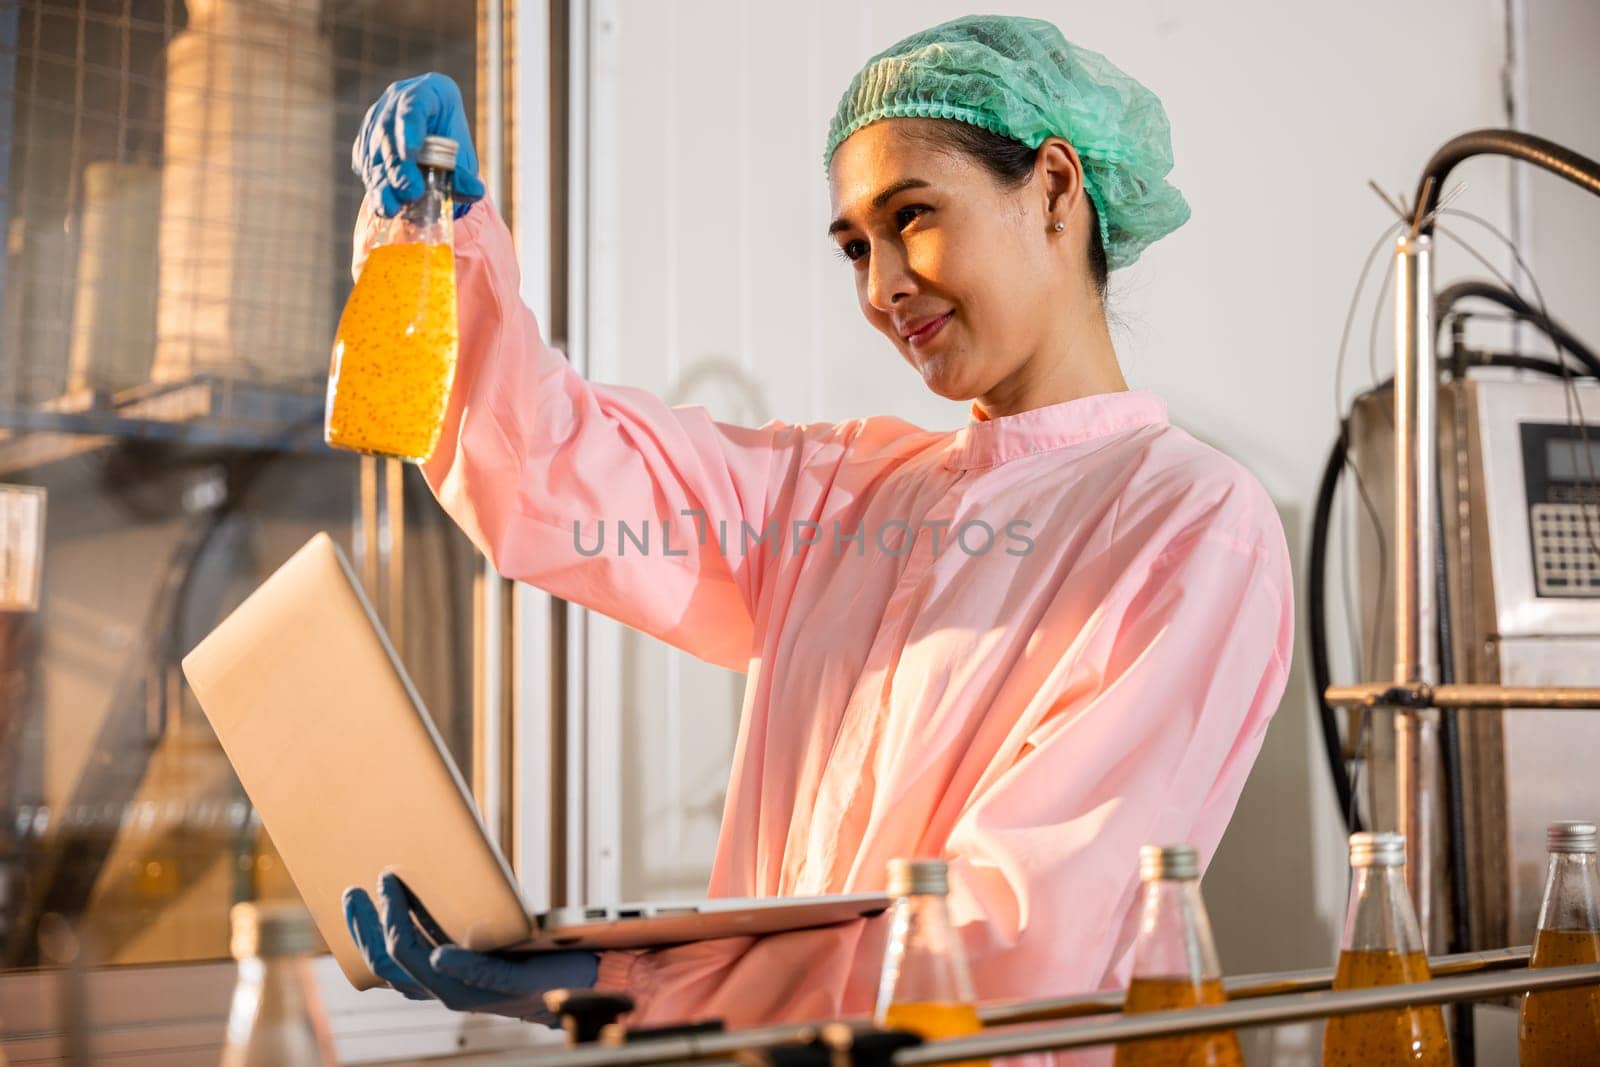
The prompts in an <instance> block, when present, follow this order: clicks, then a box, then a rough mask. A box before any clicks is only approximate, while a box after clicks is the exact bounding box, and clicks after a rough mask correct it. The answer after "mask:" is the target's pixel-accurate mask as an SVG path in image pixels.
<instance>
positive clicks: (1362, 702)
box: [1325, 682, 1600, 711]
mask: <svg viewBox="0 0 1600 1067" xmlns="http://www.w3.org/2000/svg"><path fill="white" fill-rule="evenodd" d="M1325 696H1326V698H1327V701H1328V703H1330V704H1333V705H1335V706H1338V707H1360V708H1376V707H1412V708H1428V707H1432V708H1462V709H1467V710H1480V711H1481V710H1491V711H1517V710H1529V711H1535V710H1567V711H1594V710H1600V688H1587V689H1586V688H1581V687H1577V686H1515V685H1484V684H1479V683H1461V684H1456V685H1408V686H1399V685H1393V684H1390V683H1388V682H1365V683H1363V684H1361V685H1330V686H1329V687H1328V689H1327V691H1326V693H1325Z"/></svg>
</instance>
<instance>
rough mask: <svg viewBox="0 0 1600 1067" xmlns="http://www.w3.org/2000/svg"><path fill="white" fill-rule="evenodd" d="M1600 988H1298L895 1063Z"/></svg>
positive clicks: (1598, 976) (1523, 975) (956, 1043)
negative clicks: (1534, 992) (1285, 993)
mask: <svg viewBox="0 0 1600 1067" xmlns="http://www.w3.org/2000/svg"><path fill="white" fill-rule="evenodd" d="M1581 985H1600V964H1596V963H1586V964H1580V965H1578V966H1575V967H1550V968H1540V969H1538V970H1528V969H1524V970H1521V971H1516V972H1514V973H1511V974H1468V975H1461V976H1459V977H1455V978H1437V979H1433V980H1432V981H1427V982H1416V983H1412V984H1409V985H1392V986H1375V987H1372V988H1368V989H1350V990H1344V991H1341V992H1337V993H1334V992H1317V993H1296V994H1292V995H1289V996H1283V997H1271V998H1266V999H1261V1000H1256V1001H1252V1002H1249V1003H1244V1004H1219V1005H1217V1006H1216V1007H1212V1008H1188V1009H1185V1010H1183V1011H1161V1012H1150V1013H1148V1014H1144V1015H1138V1016H1133V1015H1128V1016H1124V1017H1123V1018H1121V1019H1116V1020H1113V1021H1110V1022H1087V1023H1068V1024H1066V1025H1064V1026H1051V1027H1040V1028H1038V1029H1030V1030H1007V1031H1004V1032H996V1033H992V1034H989V1033H984V1034H978V1035H975V1036H973V1037H961V1038H952V1039H950V1040H948V1041H932V1042H929V1043H928V1044H925V1045H918V1046H916V1047H915V1048H908V1049H904V1050H902V1051H900V1052H897V1053H895V1055H894V1063H895V1067H929V1065H931V1064H936V1063H957V1062H960V1061H963V1060H987V1059H997V1058H999V1057H1002V1056H1021V1055H1025V1054H1027V1053H1031V1052H1061V1051H1065V1050H1067V1049H1075V1048H1083V1047H1085V1046H1087V1045H1105V1044H1111V1043H1114V1042H1124V1041H1133V1040H1137V1039H1140V1038H1150V1037H1176V1036H1179V1035H1182V1034H1194V1033H1201V1032H1203V1031H1207V1030H1237V1029H1241V1028H1244V1027H1251V1026H1276V1025H1280V1024H1283V1023H1294V1022H1301V1021H1303V1020H1306V1019H1319V1018H1325V1017H1328V1016H1333V1015H1351V1014H1354V1013H1355V1012H1362V1011H1376V1010H1379V1009H1383V1008H1403V1007H1410V1006H1414V1005H1418V1004H1449V1003H1454V1002H1456V1001H1462V1000H1483V999H1487V998H1490V997H1497V996H1501V995H1503V994H1506V993H1522V992H1526V991H1529V990H1551V989H1568V988H1571V987H1573V986H1581Z"/></svg>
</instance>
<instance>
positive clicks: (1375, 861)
mask: <svg viewBox="0 0 1600 1067" xmlns="http://www.w3.org/2000/svg"><path fill="white" fill-rule="evenodd" d="M1405 865H1406V835H1405V834H1375V833H1360V834H1351V835H1350V866H1352V867H1404V866H1405Z"/></svg>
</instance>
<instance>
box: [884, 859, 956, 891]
mask: <svg viewBox="0 0 1600 1067" xmlns="http://www.w3.org/2000/svg"><path fill="white" fill-rule="evenodd" d="M948 892H950V868H949V865H948V864H946V863H945V861H944V860H902V859H894V860H890V861H889V895H890V896H892V897H912V896H934V897H942V896H944V895H945V894H946V893H948Z"/></svg>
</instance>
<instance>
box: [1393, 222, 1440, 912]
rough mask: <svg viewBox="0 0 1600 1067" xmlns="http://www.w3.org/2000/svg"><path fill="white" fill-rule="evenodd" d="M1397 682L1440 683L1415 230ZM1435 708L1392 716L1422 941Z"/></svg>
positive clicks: (1424, 293) (1424, 240) (1403, 257)
mask: <svg viewBox="0 0 1600 1067" xmlns="http://www.w3.org/2000/svg"><path fill="white" fill-rule="evenodd" d="M1395 259H1396V262H1395V272H1394V274H1395V294H1394V306H1395V338H1394V341H1395V369H1394V426H1395V438H1394V439H1395V449H1394V464H1395V467H1394V493H1395V498H1394V515H1395V522H1394V530H1393V538H1394V541H1393V546H1392V558H1393V559H1394V561H1395V598H1394V656H1395V659H1394V681H1395V684H1396V685H1412V684H1417V683H1421V684H1423V685H1433V684H1436V683H1437V682H1438V680H1439V664H1438V655H1437V650H1436V649H1435V647H1434V643H1433V641H1432V640H1429V639H1428V638H1427V635H1431V634H1432V633H1433V632H1434V623H1435V621H1436V620H1435V605H1434V602H1433V601H1434V591H1433V570H1434V567H1435V565H1436V564H1437V559H1436V558H1435V557H1436V554H1437V551H1438V546H1437V545H1435V543H1434V538H1433V523H1432V522H1431V521H1429V520H1428V516H1430V515H1431V514H1432V501H1433V499H1434V495H1435V493H1436V492H1437V487H1438V477H1439V450H1438V440H1439V431H1438V417H1437V415H1438V413H1437V408H1438V385H1439V368H1438V366H1437V356H1436V353H1435V350H1434V337H1433V271H1432V260H1433V240H1432V238H1430V237H1428V236H1427V235H1425V234H1418V233H1415V232H1413V233H1409V234H1406V235H1405V236H1402V237H1401V238H1400V240H1399V241H1398V242H1397V243H1396V245H1395ZM1437 718H1438V716H1437V714H1434V713H1432V712H1430V711H1425V710H1422V709H1413V708H1401V709H1399V710H1398V712H1397V713H1396V715H1395V754H1394V763H1395V793H1396V797H1395V821H1396V823H1397V824H1398V825H1397V826H1396V829H1398V830H1399V831H1400V832H1401V833H1403V834H1405V837H1406V882H1407V885H1408V888H1409V889H1410V891H1411V899H1412V902H1413V904H1414V905H1415V906H1416V912H1417V921H1418V925H1419V927H1420V928H1421V931H1422V937H1423V941H1424V943H1426V942H1427V941H1428V937H1429V932H1430V930H1431V929H1432V926H1433V923H1432V914H1431V913H1432V902H1433V865H1432V863H1431V862H1430V857H1431V856H1432V855H1433V842H1432V840H1431V838H1432V834H1433V825H1434V819H1433V818H1432V814H1433V808H1434V806H1435V805H1434V800H1435V798H1436V796H1437V794H1438V788H1437V786H1438V783H1437V781H1436V780H1435V779H1436V777H1437V773H1436V765H1437V761H1436V760H1435V759H1434V758H1433V757H1434V755H1435V754H1436V751H1437V731H1438V726H1437V722H1436V720H1437Z"/></svg>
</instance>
